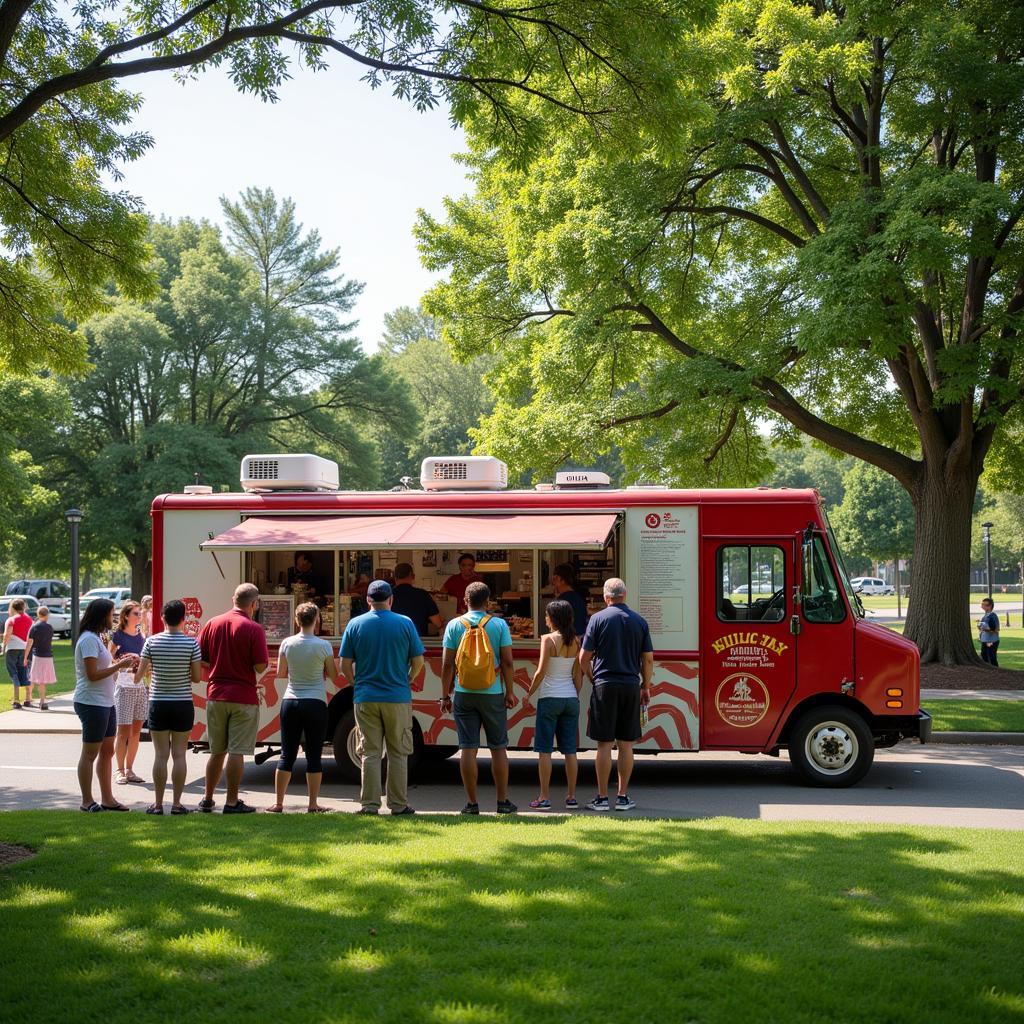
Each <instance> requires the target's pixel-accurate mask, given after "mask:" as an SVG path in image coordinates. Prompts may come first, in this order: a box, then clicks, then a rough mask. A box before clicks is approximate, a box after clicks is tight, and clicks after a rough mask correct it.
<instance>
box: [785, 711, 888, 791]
mask: <svg viewBox="0 0 1024 1024" xmlns="http://www.w3.org/2000/svg"><path fill="white" fill-rule="evenodd" d="M789 759H790V761H791V762H792V763H793V766H794V767H795V768H796V769H797V771H798V772H800V774H801V775H802V776H803V777H804V780H805V781H807V782H809V783H810V784H811V785H812V786H827V787H830V788H833V789H838V788H840V787H843V786H853V785H855V784H856V783H858V782H860V780H861V779H863V778H864V776H865V775H866V774H867V772H868V769H869V768H870V767H871V763H872V762H873V761H874V759H875V741H874V739H873V738H872V735H871V730H870V729H869V728H868V725H867V722H865V721H864V719H863V718H862V717H861V716H860V715H858V714H857V712H856V711H850V710H849V709H848V708H844V707H838V706H835V705H826V706H824V707H820V708H813V709H812V710H810V711H808V712H806V713H804V714H803V715H801V716H800V718H799V719H797V721H796V723H795V724H794V725H793V728H792V730H791V732H790V736H789Z"/></svg>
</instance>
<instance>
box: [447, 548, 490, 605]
mask: <svg viewBox="0 0 1024 1024" xmlns="http://www.w3.org/2000/svg"><path fill="white" fill-rule="evenodd" d="M483 580H484V578H483V576H481V575H480V574H479V573H478V572H477V571H476V559H475V558H474V557H473V556H472V555H469V554H466V555H459V571H458V572H457V573H455V575H454V576H449V577H448V579H446V580H445V581H444V583H442V584H441V589H442V590H443V591H444V592H445V593H447V594H451V596H452V597H454V598H455V600H456V601H458V602H459V603H458V607H457V609H456V610H457V613H458V614H459V615H465V614H466V610H467V608H466V587H468V586H469V585H470V583H483Z"/></svg>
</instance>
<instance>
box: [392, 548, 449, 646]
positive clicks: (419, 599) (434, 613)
mask: <svg viewBox="0 0 1024 1024" xmlns="http://www.w3.org/2000/svg"><path fill="white" fill-rule="evenodd" d="M415 582H416V575H415V573H414V572H413V568H412V565H411V564H410V563H409V562H399V563H398V565H396V566H395V585H394V587H393V588H392V589H393V590H394V597H395V600H394V603H393V604H392V606H391V610H392V611H394V612H397V613H398V614H399V615H406V616H408V617H409V618H410V619H412V622H413V625H414V626H415V627H416V632H417V633H418V634H419V635H420V636H426V635H427V628H428V626H429V625H430V624H431V623H433V624H434V625H435V626H437V628H438V630H440V628H441V626H442V625H443V624H444V623H443V622H442V621H441V613H440V611H438V608H437V603H436V602H435V601H434V599H433V598H432V597H431V596H430V592H429V591H427V590H424V589H423V588H422V587H417V586H414V584H415Z"/></svg>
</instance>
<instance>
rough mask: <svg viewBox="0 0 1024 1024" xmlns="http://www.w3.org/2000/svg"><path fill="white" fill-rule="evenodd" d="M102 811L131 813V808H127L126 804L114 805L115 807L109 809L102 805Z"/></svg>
mask: <svg viewBox="0 0 1024 1024" xmlns="http://www.w3.org/2000/svg"><path fill="white" fill-rule="evenodd" d="M100 810H103V811H130V810H131V808H130V807H126V806H125V805H124V804H114V805H113V807H108V806H107V805H106V804H100Z"/></svg>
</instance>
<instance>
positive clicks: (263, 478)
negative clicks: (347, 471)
mask: <svg viewBox="0 0 1024 1024" xmlns="http://www.w3.org/2000/svg"><path fill="white" fill-rule="evenodd" d="M241 477H242V489H243V490H245V491H336V490H337V489H338V464H337V463H336V462H331V460H330V459H322V458H320V456H319V455H246V456H245V458H244V459H242V474H241Z"/></svg>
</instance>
